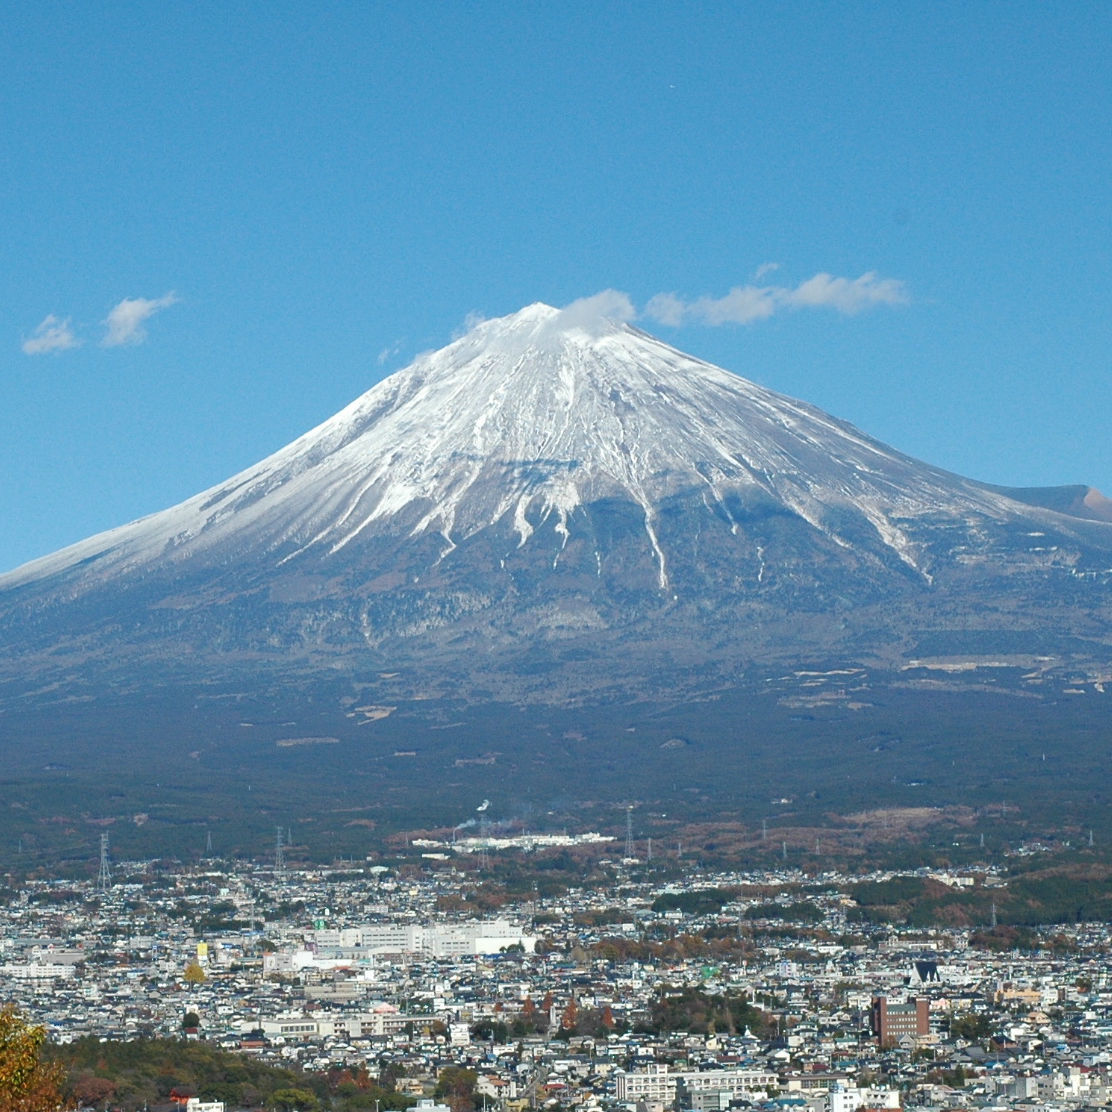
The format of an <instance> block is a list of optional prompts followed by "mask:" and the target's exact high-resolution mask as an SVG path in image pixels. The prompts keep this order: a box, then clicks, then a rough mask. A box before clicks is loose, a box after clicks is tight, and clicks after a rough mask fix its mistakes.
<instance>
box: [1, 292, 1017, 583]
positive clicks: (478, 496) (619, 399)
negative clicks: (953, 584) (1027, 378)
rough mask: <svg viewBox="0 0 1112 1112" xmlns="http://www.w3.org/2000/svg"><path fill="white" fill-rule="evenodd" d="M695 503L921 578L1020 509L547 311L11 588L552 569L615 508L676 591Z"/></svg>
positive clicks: (480, 330)
mask: <svg viewBox="0 0 1112 1112" xmlns="http://www.w3.org/2000/svg"><path fill="white" fill-rule="evenodd" d="M692 495H693V496H695V497H696V499H697V501H700V502H701V503H702V504H703V506H704V510H705V512H706V514H707V515H708V517H713V518H716V519H718V520H720V521H721V520H724V521H725V522H727V523H728V525H729V528H730V532H731V534H732V535H734V536H735V537H738V538H739V541H738V543H739V544H743V543H744V539H743V534H744V528H743V523H742V519H743V518H744V517H745V516H746V508H747V507H750V506H753V505H770V504H775V505H778V506H780V507H782V509H783V511H784V512H787V513H790V514H793V515H796V516H797V517H798V518H799V519H800V520H801V521H802V522H806V523H807V524H808V525H809V526H810V527H811V528H813V529H814V530H816V531H817V532H818V533H821V534H823V535H824V536H826V537H828V538H830V539H832V540H834V541H835V542H836V543H846V544H850V545H852V544H854V543H856V541H855V537H857V536H858V535H859V534H858V531H859V530H861V529H864V530H865V531H866V532H870V531H871V532H872V534H873V540H874V541H875V542H877V543H879V544H880V545H882V546H885V547H887V548H888V549H890V550H891V552H892V553H894V554H895V555H896V556H897V557H898V558H899V559H900V560H901V561H903V562H904V563H905V564H906V565H907V566H908V567H909V568H912V569H915V570H916V571H917V572H919V573H920V574H922V575H924V576H929V574H930V573H929V570H928V564H929V560H927V559H926V558H925V557H924V556H923V553H922V551H921V549H922V545H921V544H920V543H918V542H916V541H915V540H914V539H913V537H912V534H911V532H909V530H908V529H907V527H906V523H907V521H908V519H912V518H915V517H917V516H921V515H924V514H945V515H950V516H954V517H961V516H963V515H967V514H975V515H978V516H980V515H984V516H986V517H988V518H992V519H1006V518H1008V517H1010V516H1014V515H1015V512H1016V505H1015V503H1014V502H1012V501H1010V500H1009V499H1007V498H1005V497H1004V496H1002V495H1001V494H999V493H996V492H993V491H991V490H989V489H987V488H985V487H983V486H980V485H978V484H974V483H970V482H967V481H965V480H962V479H960V478H957V477H956V476H953V475H949V474H947V473H945V472H941V471H938V470H937V469H934V468H930V467H927V466H925V465H923V464H921V463H918V462H917V461H914V460H911V459H909V458H908V457H905V456H902V455H900V454H899V453H898V452H895V451H893V450H892V449H890V448H888V447H886V446H885V445H883V444H880V443H878V442H877V441H874V440H872V439H870V438H869V437H867V436H865V435H864V434H862V433H860V432H858V431H857V430H856V429H854V428H853V427H852V426H850V425H848V424H846V423H845V422H842V421H838V420H836V419H835V418H832V417H830V416H828V415H827V414H825V413H822V412H821V411H819V410H817V409H815V408H814V407H812V406H809V405H806V404H804V403H802V402H798V401H795V400H792V399H790V398H787V397H784V396H782V395H779V394H776V393H774V392H773V391H771V390H767V389H765V388H763V387H760V386H757V385H755V384H754V383H752V382H748V381H746V380H745V379H742V378H740V377H738V376H737V375H734V374H731V373H729V372H727V371H724V370H721V369H720V368H718V367H714V366H712V365H710V364H707V363H704V362H702V361H700V360H698V359H694V358H692V357H691V356H688V355H684V354H683V353H682V352H679V351H677V350H676V349H675V348H672V347H670V346H668V345H667V344H665V343H662V342H661V341H659V340H657V339H654V338H653V337H651V336H649V335H647V334H645V333H644V332H641V331H639V330H638V329H636V328H633V327H631V326H630V325H628V324H625V323H621V322H617V321H613V320H608V319H606V318H605V317H602V316H599V315H597V314H594V315H588V311H587V310H583V309H580V308H576V307H573V308H571V309H568V310H563V311H561V310H557V309H553V308H551V307H550V306H547V305H543V304H534V305H530V306H528V307H526V308H524V309H522V310H521V311H519V312H517V313H514V314H512V315H511V316H507V317H503V318H500V319H497V320H488V321H485V322H483V323H481V324H479V325H478V326H476V327H475V328H474V329H473V330H472V331H470V332H469V333H468V334H467V335H465V336H464V337H462V338H461V339H459V340H456V341H455V342H454V343H452V344H450V345H448V346H447V347H445V348H443V349H442V350H440V351H436V352H432V353H429V354H426V355H422V356H420V357H419V358H418V359H417V360H415V361H414V362H413V363H412V364H411V365H410V366H409V367H407V368H406V369H405V370H402V371H399V372H397V373H396V374H394V375H391V376H390V377H389V378H387V379H386V380H385V381H383V382H381V383H379V384H378V385H376V386H374V387H373V388H372V389H370V390H369V391H367V393H366V394H364V395H363V396H362V397H361V398H359V399H358V400H356V401H355V402H354V403H352V404H351V405H350V406H348V407H347V408H346V409H344V410H343V411H341V412H340V413H338V414H337V415H336V416H335V417H333V418H331V419H330V420H328V421H326V422H324V423H323V424H322V425H320V426H319V427H317V428H316V429H313V430H312V431H311V432H309V433H307V434H305V435H304V436H302V437H301V438H299V439H298V440H296V441H294V442H293V443H292V444H290V445H289V446H287V447H286V448H283V449H282V450H281V451H279V452H277V453H275V454H274V455H272V456H270V457H269V458H268V459H265V460H263V461H262V462H261V463H260V464H258V465H256V466H255V467H252V468H248V469H247V470H246V471H243V472H241V473H240V474H238V475H236V476H234V477H233V478H231V479H229V480H228V481H227V482H225V483H222V484H220V485H219V486H217V487H214V488H212V489H210V490H207V491H205V492H203V493H202V494H199V495H197V496H195V497H194V498H191V499H190V500H188V501H187V502H184V503H182V504H181V505H179V506H176V507H174V508H172V509H169V510H166V511H164V512H162V513H159V514H155V515H152V516H150V517H148V518H145V519H143V520H141V521H138V522H135V523H133V524H131V525H127V526H124V527H122V528H120V529H116V530H113V531H111V532H108V533H105V534H102V535H100V536H97V537H94V538H91V539H90V540H88V541H85V542H82V543H80V544H78V545H75V546H73V547H71V548H68V549H65V550H63V551H62V552H59V553H57V554H55V555H53V556H50V557H47V558H46V559H45V560H39V561H36V562H34V563H32V564H29V565H27V566H26V567H24V568H22V569H19V570H18V571H17V572H15V573H13V574H12V575H11V576H8V577H4V578H0V587H5V586H15V585H17V584H19V583H26V582H29V581H32V580H38V579H42V578H43V577H44V576H48V575H53V574H57V573H59V572H64V571H65V570H66V569H67V568H74V567H78V566H79V567H80V568H81V575H82V578H83V579H84V580H86V581H88V582H92V581H94V580H99V579H104V578H106V577H110V576H113V575H115V574H118V573H119V572H121V571H125V570H130V569H134V568H136V567H138V566H141V565H144V564H151V565H158V564H163V563H165V564H171V565H172V564H174V563H181V562H182V561H187V560H188V561H192V560H195V559H197V558H199V557H200V556H201V555H202V554H203V553H205V552H212V553H217V552H221V553H225V554H230V556H231V557H232V558H238V555H239V554H246V553H250V556H251V559H253V560H259V561H264V562H266V563H268V564H270V565H271V566H272V567H274V568H275V569H277V568H280V567H282V566H284V565H286V564H289V563H291V562H294V563H297V562H299V561H301V560H302V558H311V559H312V561H313V562H314V563H316V564H319V565H320V566H326V565H327V562H328V559H329V558H330V557H332V556H334V555H335V554H337V553H339V552H340V551H341V550H343V549H346V548H347V547H348V546H350V545H352V544H353V543H355V544H358V542H359V541H360V538H366V537H368V535H369V534H371V533H374V532H387V533H392V534H393V533H404V534H405V535H408V536H418V535H422V534H426V533H432V534H435V535H437V536H438V537H439V538H440V541H439V543H440V548H441V554H442V555H443V554H444V553H447V552H448V551H451V550H452V549H454V548H455V547H456V546H457V545H458V544H459V543H460V542H461V541H465V540H467V539H468V538H471V537H473V536H474V535H476V534H478V533H480V532H482V531H483V530H486V529H491V528H497V527H499V526H502V525H505V526H506V527H507V529H508V531H509V532H510V533H512V535H513V537H514V544H515V546H524V545H527V544H542V543H543V544H547V545H548V546H549V548H551V549H552V551H551V558H552V560H553V561H556V560H558V558H559V554H560V550H561V549H562V548H563V547H564V546H565V545H566V544H567V542H568V539H569V537H570V536H571V535H572V534H573V533H574V532H575V531H576V529H577V527H578V526H577V515H579V517H580V518H581V519H583V520H584V521H585V519H586V516H587V514H586V510H587V507H590V506H593V505H597V504H599V503H600V502H602V501H603V500H607V499H614V500H619V501H621V502H623V503H627V504H629V505H630V506H633V507H636V508H637V512H638V513H639V514H640V516H641V522H642V527H643V531H644V536H645V539H646V541H647V542H648V544H649V546H650V548H651V551H652V553H653V559H654V561H655V565H656V578H657V581H658V584H659V586H660V587H661V588H662V589H667V588H668V586H669V564H670V555H669V553H668V552H667V551H666V549H665V546H664V545H662V543H661V539H660V535H659V528H658V516H659V513H660V508H661V507H662V506H663V505H664V504H665V503H666V502H667V501H668V500H670V499H675V498H682V497H685V496H692ZM546 525H547V526H548V527H549V529H550V531H551V536H549V537H548V539H547V540H545V541H544V542H541V541H539V540H537V539H536V538H535V534H536V532H537V530H538V529H539V528H541V527H543V526H546ZM553 546H554V547H553ZM600 558H601V554H600Z"/></svg>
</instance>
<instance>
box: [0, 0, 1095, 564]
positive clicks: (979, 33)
mask: <svg viewBox="0 0 1112 1112" xmlns="http://www.w3.org/2000/svg"><path fill="white" fill-rule="evenodd" d="M1110 71H1112V5H1108V4H1107V3H1091V4H1086V3H1082V2H1077V3H1039V4H1035V3H1007V4H1005V3H993V4H978V3H972V4H971V3H961V4H956V3H954V4H948V3H930V4H926V3H923V4H913V3H878V4H853V3H837V4H833V3H831V4H815V3H806V4H793V3H783V4H776V5H767V4H760V5H759V4H740V3H721V4H717V3H707V4H698V5H688V4H683V5H681V4H678V3H675V4H662V3H654V2H651V0H648V2H642V3H637V4H633V3H622V4H618V3H605V2H599V0H593V2H591V3H549V4H543V5H542V4H533V3H517V2H515V3H509V2H506V3H484V2H481V0H473V2H471V3H467V4H464V3H445V2H440V3H427V4H425V3H418V2H413V3H408V4H404V5H390V6H388V5H385V4H372V3H346V4H327V3H325V4H314V5H306V4H292V3H284V2H282V0H275V2H272V3H268V4H265V5H264V4H253V3H244V4H235V5H228V4H223V3H220V4H217V3H205V2H200V3H190V4H174V3H170V4H159V5H154V4H128V3H116V4H112V5H108V6H101V5H89V4H69V3H65V4H63V3H49V2H41V3H35V4H30V3H26V4H22V3H21V4H16V5H12V6H10V7H9V8H8V9H7V11H6V15H5V29H4V34H3V35H2V36H0V111H2V118H3V120H4V126H3V127H2V128H0V174H2V175H3V177H2V182H3V188H2V189H0V228H2V229H3V232H2V239H0V243H2V245H3V253H2V260H3V265H2V266H0V294H2V297H0V314H2V317H0V324H2V337H3V338H2V341H0V376H2V383H3V385H2V390H3V405H2V406H0V513H2V515H3V528H2V529H0V569H7V568H11V567H14V566H16V565H17V564H19V563H21V562H23V561H25V560H28V559H31V558H33V557H35V556H39V555H43V554H45V553H47V552H50V551H52V550H54V549H56V548H59V547H61V546H63V545H65V544H68V543H71V542H73V541H76V540H79V539H81V538H82V537H84V536H87V535H89V534H91V533H94V532H97V531H100V530H102V529H105V528H109V527H111V526H113V525H117V524H122V523H123V522H125V521H128V520H131V519H133V518H135V517H138V516H141V515H142V514H145V513H149V512H153V511H155V510H158V509H161V508H163V507H165V506H168V505H171V504H173V503H174V502H177V501H180V500H181V499H183V498H185V497H188V496H189V495H190V494H193V493H195V492H197V491H199V490H201V489H203V488H204V487H206V486H209V485H211V484H213V483H215V482H218V481H219V480H221V479H223V478H225V477H227V476H228V475H230V474H232V473H233V472H235V471H236V470H238V469H240V468H242V467H245V466H247V465H248V464H250V463H253V462H254V461H256V460H258V459H260V458H262V457H263V456H264V455H266V454H268V453H269V452H271V451H273V450H275V449H277V448H278V447H280V446H281V445H282V444H284V443H286V442H288V441H289V440H291V439H293V438H294V437H295V436H297V435H299V434H300V433H301V432H303V431H305V430H306V429H308V428H309V427H311V426H312V425H314V424H316V423H318V422H319V421H321V420H323V419H324V418H325V417H327V416H329V415H331V414H332V413H333V412H335V411H336V410H337V409H339V408H341V407H342V406H343V405H345V404H347V403H348V402H349V401H351V400H352V399H353V398H355V397H356V396H358V395H359V394H360V393H362V392H363V391H364V390H366V389H367V388H369V387H370V386H371V385H373V384H374V383H375V382H376V381H378V380H379V379H380V378H381V377H382V376H383V375H385V374H386V373H388V372H389V371H391V370H395V369H397V368H399V367H401V366H404V365H405V364H406V363H407V362H408V361H409V359H410V358H411V357H412V356H413V355H415V354H416V353H417V352H419V351H422V350H425V349H427V348H430V347H439V346H441V345H442V344H444V343H447V342H448V341H449V340H450V339H451V338H452V337H453V335H454V334H456V333H458V332H459V331H460V330H461V329H462V327H463V324H464V321H465V320H466V319H467V318H468V316H469V314H481V315H484V316H497V315H501V314H504V313H508V312H512V311H514V310H516V309H518V308H520V307H521V306H523V305H525V304H527V303H529V302H532V301H538V300H540V301H547V302H549V303H550V304H554V305H564V304H567V303H568V302H570V301H572V300H575V299H577V298H580V297H583V296H588V295H592V294H594V293H597V292H598V291H600V290H607V289H612V290H618V291H622V292H623V293H625V294H626V295H627V296H628V298H629V302H630V303H631V304H632V305H633V306H634V308H635V310H636V311H637V313H638V314H639V317H640V319H639V321H638V323H639V324H640V325H641V326H643V327H645V328H647V329H648V330H649V331H652V332H654V333H655V334H657V335H659V336H661V337H663V338H664V339H666V340H668V341H669V342H671V343H673V344H675V345H676V346H678V347H681V348H683V349H684V350H687V351H689V352H691V353H693V354H695V355H698V356H701V357H703V358H707V359H710V360H712V361H714V362H717V363H720V364H721V365H723V366H725V367H728V368H729V369H731V370H734V371H737V372H738V373H740V374H743V375H745V376H746V377H748V378H752V379H754V380H756V381H758V382H761V383H763V384H765V385H768V386H771V387H773V388H774V389H778V390H781V391H783V392H785V393H788V394H792V395H794V396H797V397H802V398H805V399H806V400H808V401H811V402H814V403H815V404H817V405H820V406H822V407H823V408H825V409H827V410H829V411H830V412H832V413H834V414H836V415H838V416H840V417H844V418H847V419H848V420H851V421H853V422H854V423H855V424H857V425H858V426H860V427H861V428H863V429H864V430H865V431H867V432H869V433H871V434H872V435H874V436H877V437H879V438H881V439H882V440H885V441H887V442H888V443H890V444H892V445H893V446H895V447H896V448H899V449H901V450H903V451H906V452H909V453H911V454H912V455H916V456H919V457H920V458H923V459H926V460H928V461H930V462H932V463H935V464H938V465H940V466H943V467H947V468H950V469H951V470H954V471H958V472H961V473H963V474H967V475H970V476H973V477H975V478H981V479H985V480H988V481H991V482H998V483H1010V484H1015V485H1037V484H1046V485H1049V484H1056V483H1066V482H1087V483H1091V484H1093V485H1095V486H1097V487H1103V488H1104V489H1105V491H1106V492H1107V493H1112V437H1109V435H1108V414H1109V412H1110V408H1112V407H1110V402H1112V375H1110V373H1109V372H1110V369H1112V345H1110V340H1112V312H1110V310H1112V185H1110V178H1109V171H1110V168H1112V93H1110V91H1109V90H1112V72H1110ZM822 276H827V277H822ZM735 290H736V291H740V292H738V293H733V294H731V291H735ZM666 295H671V296H670V297H668V296H666Z"/></svg>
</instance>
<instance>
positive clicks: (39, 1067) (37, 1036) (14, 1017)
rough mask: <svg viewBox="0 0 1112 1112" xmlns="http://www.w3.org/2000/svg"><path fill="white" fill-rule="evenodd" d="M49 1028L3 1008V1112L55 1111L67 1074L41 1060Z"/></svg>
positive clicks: (0, 1063) (0, 1028)
mask: <svg viewBox="0 0 1112 1112" xmlns="http://www.w3.org/2000/svg"><path fill="white" fill-rule="evenodd" d="M45 1040H46V1029H45V1028H43V1027H36V1026H34V1025H33V1024H30V1023H28V1022H27V1021H26V1020H25V1019H24V1018H23V1016H21V1015H20V1014H19V1012H17V1011H16V1009H15V1007H14V1006H13V1005H11V1004H6V1005H5V1006H4V1007H3V1008H0V1112H55V1110H56V1109H59V1108H63V1107H67V1105H66V1101H65V1100H64V1099H63V1097H62V1082H63V1080H64V1072H63V1070H62V1068H61V1067H60V1066H58V1065H57V1064H50V1063H46V1062H44V1061H43V1060H42V1057H41V1054H40V1052H41V1050H42V1044H43V1042H44V1041H45Z"/></svg>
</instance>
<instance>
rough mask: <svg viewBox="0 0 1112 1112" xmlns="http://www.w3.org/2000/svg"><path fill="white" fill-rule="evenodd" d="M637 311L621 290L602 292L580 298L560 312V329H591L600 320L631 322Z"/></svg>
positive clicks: (626, 294)
mask: <svg viewBox="0 0 1112 1112" xmlns="http://www.w3.org/2000/svg"><path fill="white" fill-rule="evenodd" d="M636 318H637V310H636V309H635V308H634V307H633V302H632V301H631V300H630V299H629V294H628V293H622V291H621V290H602V291H601V292H600V293H596V294H594V295H592V296H591V297H581V298H580V299H579V300H578V301H573V302H572V303H571V304H570V305H565V306H564V308H563V309H561V310H560V316H559V319H558V323H559V326H560V327H561V328H587V329H589V328H591V327H592V326H593V325H595V324H597V323H598V322H599V321H601V320H616V321H623V322H625V321H631V320H635V319H636Z"/></svg>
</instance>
